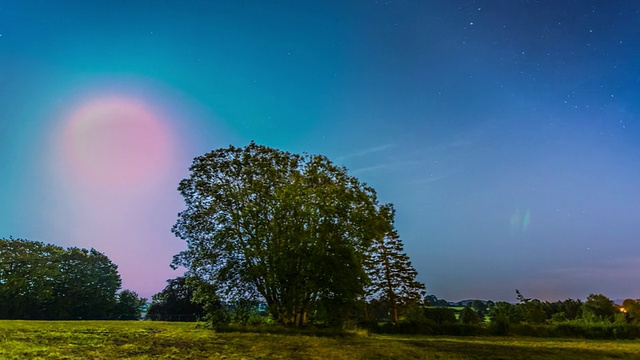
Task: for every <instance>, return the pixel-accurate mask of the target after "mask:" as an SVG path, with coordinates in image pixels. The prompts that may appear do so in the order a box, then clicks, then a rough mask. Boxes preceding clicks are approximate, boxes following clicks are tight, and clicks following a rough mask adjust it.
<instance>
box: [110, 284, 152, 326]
mask: <svg viewBox="0 0 640 360" xmlns="http://www.w3.org/2000/svg"><path fill="white" fill-rule="evenodd" d="M117 298H118V302H117V303H116V306H115V308H114V311H113V317H114V318H115V319H119V320H139V319H140V315H141V313H142V311H143V310H144V307H145V306H146V305H147V299H145V298H141V297H139V296H138V294H137V293H136V292H135V291H131V290H122V291H121V292H120V293H119V294H118V296H117Z"/></svg>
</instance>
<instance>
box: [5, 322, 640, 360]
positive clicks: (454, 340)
mask: <svg viewBox="0 0 640 360" xmlns="http://www.w3.org/2000/svg"><path fill="white" fill-rule="evenodd" d="M158 358H160V359H579V360H585V359H640V342H638V341H622V340H617V341H599V340H567V339H540V338H500V337H426V336H400V335H393V336H380V335H372V336H366V335H363V334H360V335H357V334H356V335H353V336H344V337H315V336H305V335H282V334H264V333H260V334H259V333H216V332H214V331H212V330H207V329H204V328H196V325H195V324H193V323H166V322H149V321H4V320H3V321H0V359H158Z"/></svg>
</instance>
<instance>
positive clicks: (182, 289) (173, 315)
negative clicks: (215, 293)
mask: <svg viewBox="0 0 640 360" xmlns="http://www.w3.org/2000/svg"><path fill="white" fill-rule="evenodd" d="M193 289H194V287H193V286H189V284H188V281H187V278H185V277H184V276H179V277H177V278H175V279H169V280H167V286H166V287H165V288H164V289H163V290H162V291H161V292H159V293H157V294H155V295H153V297H152V303H151V306H149V311H148V312H147V318H148V319H151V320H162V321H176V320H177V321H197V320H198V319H200V318H201V317H202V316H204V314H205V312H204V309H203V307H202V305H201V304H197V303H195V302H194V301H193V298H194V290H193Z"/></svg>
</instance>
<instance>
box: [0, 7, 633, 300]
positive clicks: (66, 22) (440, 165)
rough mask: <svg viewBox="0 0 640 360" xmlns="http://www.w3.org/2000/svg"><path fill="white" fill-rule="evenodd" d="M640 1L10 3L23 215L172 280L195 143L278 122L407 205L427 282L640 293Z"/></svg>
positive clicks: (486, 292) (402, 221) (236, 137)
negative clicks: (182, 191)
mask: <svg viewBox="0 0 640 360" xmlns="http://www.w3.org/2000/svg"><path fill="white" fill-rule="evenodd" d="M639 116H640V3H639V2H637V1H616V0H611V1H601V0H598V1H590V0H576V1H568V0H554V1H552V0H549V1H519V0H502V1H455V0H439V1H427V0H415V1H364V0H361V1H296V0H291V1H258V0H255V1H177V0H176V1H155V0H154V1H151V0H149V1H142V0H129V1H116V0H109V1H102V0H94V1H47V0H43V1H30V0H3V1H2V2H1V3H0V237H8V236H10V235H11V236H14V237H20V238H27V239H31V240H38V241H43V242H47V243H54V244H58V245H61V246H65V247H67V246H78V247H85V248H90V247H95V248H96V249H97V250H99V251H102V252H104V253H106V254H107V256H109V258H110V259H111V260H112V261H114V262H115V263H116V264H118V266H119V270H120V273H121V275H122V277H123V286H124V287H125V288H129V289H132V290H134V291H137V292H138V293H139V294H141V295H143V296H146V297H150V296H151V295H152V294H154V293H156V292H158V291H160V290H161V289H162V288H163V287H164V286H165V280H166V279H169V278H173V277H176V276H179V275H181V272H180V271H173V270H171V269H170V268H169V263H170V262H171V258H172V256H173V255H174V254H176V253H178V252H179V251H181V250H183V249H184V248H185V247H186V244H185V242H184V241H182V240H180V239H178V238H175V237H174V236H173V234H172V233H171V231H170V229H171V226H172V225H173V224H174V223H175V221H176V219H177V213H178V212H179V211H180V210H181V209H182V208H183V200H182V199H181V198H180V196H179V194H178V192H177V190H176V188H177V185H178V182H179V181H180V179H182V178H184V177H186V176H188V167H189V165H190V164H191V160H192V159H193V157H195V156H197V155H201V154H204V153H205V152H208V151H210V150H213V149H215V148H220V147H227V146H228V145H229V144H233V145H236V146H244V145H246V144H248V142H249V141H251V140H255V141H256V142H257V143H259V144H264V145H267V146H271V147H276V148H279V149H283V150H287V151H292V152H303V151H305V152H308V153H312V154H315V153H319V154H324V155H326V156H328V157H329V158H330V159H332V160H333V161H334V162H336V163H338V164H340V165H344V166H346V167H347V168H348V169H349V171H350V173H351V174H353V175H355V176H356V177H358V178H359V179H360V180H362V181H364V182H366V183H368V184H369V185H371V186H373V187H374V188H375V189H376V190H377V192H378V195H379V197H380V199H381V201H383V202H393V203H394V204H395V207H396V209H397V218H396V226H397V229H398V232H399V234H400V236H401V238H402V239H403V241H404V243H405V250H406V251H407V253H408V254H409V256H410V257H411V259H412V261H413V264H414V266H415V267H416V269H417V270H418V273H419V280H421V281H423V282H425V284H426V286H427V292H428V293H430V294H434V295H436V296H437V297H439V298H445V299H448V300H460V299H466V298H481V299H493V300H508V301H515V289H516V288H517V289H519V290H520V291H521V292H522V293H523V294H524V295H525V296H526V297H534V298H539V299H543V300H557V299H566V298H569V297H571V298H585V297H586V296H587V295H588V294H590V293H603V294H605V295H607V296H609V297H610V298H612V299H624V298H640V287H638V284H639V283H640V239H639V234H640V123H639V120H640V119H639Z"/></svg>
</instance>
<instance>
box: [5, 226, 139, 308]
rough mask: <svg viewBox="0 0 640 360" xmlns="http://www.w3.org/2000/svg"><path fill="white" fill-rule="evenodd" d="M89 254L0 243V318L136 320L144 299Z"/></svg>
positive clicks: (39, 245)
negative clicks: (124, 285)
mask: <svg viewBox="0 0 640 360" xmlns="http://www.w3.org/2000/svg"><path fill="white" fill-rule="evenodd" d="M117 269H118V267H117V266H116V265H115V264H114V263H113V262H111V260H109V258H108V257H107V256H106V255H104V254H103V253H101V252H99V251H97V250H95V249H91V250H87V249H81V248H76V247H71V248H67V249H64V248H62V247H60V246H56V245H51V244H44V243H41V242H37V241H28V240H23V239H13V238H9V239H0V319H32V320H35V319H55V320H63V319H138V318H140V313H141V310H142V307H143V305H144V304H145V303H146V299H140V298H138V295H137V294H136V293H135V292H133V291H129V290H123V291H121V292H120V293H118V290H119V289H120V286H121V279H120V275H119V274H118V272H117Z"/></svg>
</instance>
